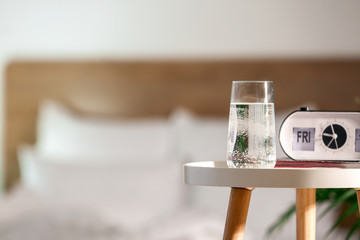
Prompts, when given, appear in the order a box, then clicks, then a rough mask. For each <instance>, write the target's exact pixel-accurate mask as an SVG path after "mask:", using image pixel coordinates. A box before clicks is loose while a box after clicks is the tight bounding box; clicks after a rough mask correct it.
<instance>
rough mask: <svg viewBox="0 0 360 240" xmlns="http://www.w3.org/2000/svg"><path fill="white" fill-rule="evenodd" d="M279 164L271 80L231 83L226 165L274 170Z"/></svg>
mask: <svg viewBox="0 0 360 240" xmlns="http://www.w3.org/2000/svg"><path fill="white" fill-rule="evenodd" d="M275 163H276V145H275V113H274V94H273V83H272V82H271V81H234V82H233V83H232V92H231V102H230V114H229V129H228V142H227V165H228V166H229V167H230V168H272V167H274V166H275Z"/></svg>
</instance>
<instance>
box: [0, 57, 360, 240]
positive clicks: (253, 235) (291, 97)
mask: <svg viewBox="0 0 360 240" xmlns="http://www.w3.org/2000/svg"><path fill="white" fill-rule="evenodd" d="M234 80H272V81H274V94H275V111H276V116H277V122H276V124H277V127H278V126H279V124H280V123H281V121H282V119H283V118H284V117H285V116H286V114H288V113H290V112H291V111H293V110H295V109H296V108H298V107H300V106H302V105H306V106H310V107H312V108H317V109H342V110H359V108H360V105H359V103H360V94H359V91H358V89H359V88H360V61H358V60H346V61H345V60H336V61H320V60H318V61H316V60H312V61H310V60H308V61H305V60H292V61H291V60H287V61H285V60H281V61H270V60H269V61H249V60H231V61H148V62H144V61H132V62H131V61H130V62H129V61H99V62H97V61H87V62H70V61H69V62H65V61H64V62H55V61H42V62H36V61H33V62H31V61H30V62H29V61H26V62H24V61H16V62H13V63H11V64H9V65H8V67H7V71H6V79H5V88H6V90H5V94H6V96H5V105H6V106H5V109H6V114H5V159H4V169H5V171H4V172H5V186H6V189H7V191H8V193H7V194H5V196H3V198H2V200H1V201H2V202H1V203H0V215H1V216H3V217H2V218H1V219H0V237H1V239H23V238H24V236H27V239H49V238H51V239H83V238H84V239H85V238H86V239H158V240H159V239H219V238H221V232H222V226H223V222H224V219H225V216H224V214H225V211H226V209H225V208H226V201H227V197H228V195H227V189H207V188H199V187H198V188H197V187H188V186H184V184H182V177H181V175H182V167H181V166H182V164H183V163H185V162H188V161H205V160H217V161H222V160H224V156H225V151H226V149H225V147H226V131H227V115H228V108H229V99H230V89H231V81H234ZM278 151H280V150H279V149H278ZM263 191H266V190H263ZM263 194H266V192H263ZM275 194H276V192H275ZM278 194H280V195H281V194H283V195H284V196H285V197H284V198H285V199H284V200H283V202H281V201H277V204H278V206H280V207H278V208H276V207H275V208H273V209H266V208H265V207H264V206H263V205H264V204H261V201H260V199H261V198H263V196H264V195H262V192H261V191H259V194H258V195H256V194H254V197H253V198H254V201H253V202H254V204H255V205H256V206H255V207H253V210H251V207H250V211H255V212H257V213H258V214H256V213H252V214H249V215H251V216H254V218H255V217H257V218H258V216H259V213H261V212H262V214H263V215H264V217H262V220H260V224H259V219H256V220H255V219H249V221H248V228H249V231H247V234H248V236H247V239H259V238H260V237H263V234H264V230H265V229H266V227H267V225H268V224H269V221H271V219H273V217H274V214H277V213H279V212H281V210H282V209H283V208H284V205H286V204H287V203H289V202H290V201H291V200H292V198H291V197H289V196H291V193H289V192H284V190H279V192H278ZM267 195H268V194H267ZM287 197H288V198H287ZM209 198H211V199H212V201H211V202H210V201H209ZM274 199H275V198H274ZM90 209H91V210H90ZM257 225H261V227H258V226H257ZM19 229H20V231H19ZM290 230H291V228H290ZM289 232H291V231H288V232H287V233H286V232H285V233H283V236H282V237H283V239H289V236H290V235H287V234H291V233H289ZM292 232H294V231H292ZM50 236H51V237H50ZM290 238H291V237H290ZM277 239H281V236H279V237H278V238H277Z"/></svg>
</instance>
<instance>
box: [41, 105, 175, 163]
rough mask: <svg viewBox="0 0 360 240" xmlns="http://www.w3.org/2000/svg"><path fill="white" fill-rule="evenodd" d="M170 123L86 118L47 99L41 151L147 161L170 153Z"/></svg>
mask: <svg viewBox="0 0 360 240" xmlns="http://www.w3.org/2000/svg"><path fill="white" fill-rule="evenodd" d="M171 146H172V140H171V128H170V123H169V121H168V120H166V119H147V120H104V119H91V118H82V117H79V116H76V115H74V114H72V113H71V112H70V111H69V110H68V109H66V108H65V107H64V106H62V105H61V104H59V103H56V102H54V101H50V100H47V101H45V102H43V103H42V104H41V106H40V109H39V115H38V124H37V150H38V152H39V154H41V155H43V156H45V157H49V160H52V159H54V158H53V157H54V156H56V157H57V158H58V159H59V158H60V159H63V160H67V159H68V160H70V159H71V160H74V159H78V160H79V159H85V160H86V159H87V158H91V159H100V160H103V161H104V160H105V159H108V158H122V159H123V160H124V161H133V160H132V159H133V158H137V159H138V160H139V161H141V162H146V161H147V160H148V158H163V157H164V156H165V155H170V152H171Z"/></svg>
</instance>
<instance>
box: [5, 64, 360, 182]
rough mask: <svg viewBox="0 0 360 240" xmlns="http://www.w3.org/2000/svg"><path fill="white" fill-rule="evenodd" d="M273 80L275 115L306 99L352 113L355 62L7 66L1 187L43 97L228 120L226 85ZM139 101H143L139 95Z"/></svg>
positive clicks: (86, 111) (74, 104)
mask: <svg viewBox="0 0 360 240" xmlns="http://www.w3.org/2000/svg"><path fill="white" fill-rule="evenodd" d="M234 80H272V81H274V95H275V111H276V112H278V111H281V110H286V111H292V110H293V109H295V106H296V108H297V107H298V105H299V104H303V103H304V102H312V103H315V104H316V105H317V106H318V108H319V109H323V110H326V109H342V110H358V109H359V106H360V105H359V103H360V100H359V99H360V94H359V91H358V89H360V60H357V59H352V60H291V59H288V60H266V61H265V60H241V59H239V60H221V61H216V60H197V61H195V60H182V61H165V60H163V61H45V60H43V61H28V60H27V61H20V60H18V61H13V62H11V63H9V65H8V66H7V68H6V75H5V125H4V129H5V133H4V134H5V136H4V139H5V160H4V171H5V179H4V182H5V185H6V188H7V189H9V188H10V187H11V186H13V185H14V183H15V182H16V181H18V179H19V169H18V162H17V157H16V150H17V148H18V146H19V145H20V144H22V143H29V144H34V143H35V142H36V134H35V133H36V117H37V111H38V107H39V104H40V103H41V101H42V100H44V99H47V98H51V99H54V100H56V101H59V102H61V103H63V104H65V105H66V106H68V107H69V108H71V109H72V110H73V111H74V112H76V113H78V114H80V115H84V116H96V117H103V118H147V117H153V116H156V117H159V116H160V117H166V116H168V115H169V114H170V113H171V111H172V110H173V109H174V108H176V107H178V106H182V107H185V108H188V109H189V110H191V111H193V112H194V113H195V114H197V115H201V116H222V117H227V116H228V112H229V101H230V90H231V81H234ZM140 96H141V97H140Z"/></svg>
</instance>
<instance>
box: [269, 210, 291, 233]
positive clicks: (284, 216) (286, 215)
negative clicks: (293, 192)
mask: <svg viewBox="0 0 360 240" xmlns="http://www.w3.org/2000/svg"><path fill="white" fill-rule="evenodd" d="M295 212H296V205H295V204H293V205H291V206H290V207H289V208H288V209H287V210H286V211H285V212H284V213H283V214H281V215H280V217H279V218H278V219H276V221H275V222H274V223H273V224H272V225H271V226H270V227H269V228H268V230H267V231H266V235H267V236H270V235H271V234H273V233H274V232H275V230H280V229H281V228H282V227H283V226H284V225H285V223H286V222H287V221H288V220H289V219H290V217H291V216H292V215H294V214H295Z"/></svg>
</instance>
